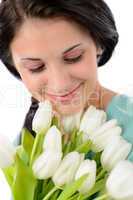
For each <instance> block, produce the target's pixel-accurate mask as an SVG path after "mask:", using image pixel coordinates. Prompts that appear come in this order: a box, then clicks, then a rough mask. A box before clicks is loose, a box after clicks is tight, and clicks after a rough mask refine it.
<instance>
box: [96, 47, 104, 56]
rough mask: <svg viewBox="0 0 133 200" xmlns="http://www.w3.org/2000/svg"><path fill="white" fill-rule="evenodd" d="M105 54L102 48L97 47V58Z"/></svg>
mask: <svg viewBox="0 0 133 200" xmlns="http://www.w3.org/2000/svg"><path fill="white" fill-rule="evenodd" d="M102 53H103V49H102V48H101V47H97V57H100V56H101V55H102Z"/></svg>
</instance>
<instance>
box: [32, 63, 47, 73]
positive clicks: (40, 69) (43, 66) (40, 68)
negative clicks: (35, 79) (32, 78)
mask: <svg viewBox="0 0 133 200" xmlns="http://www.w3.org/2000/svg"><path fill="white" fill-rule="evenodd" d="M45 69H46V68H45V65H44V64H42V65H40V66H39V67H37V68H35V69H29V71H30V72H32V73H39V72H41V71H43V70H45Z"/></svg>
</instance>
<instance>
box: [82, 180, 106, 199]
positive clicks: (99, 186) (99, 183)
mask: <svg viewBox="0 0 133 200" xmlns="http://www.w3.org/2000/svg"><path fill="white" fill-rule="evenodd" d="M105 183H106V178H104V179H101V180H99V181H97V182H96V183H95V185H94V187H93V188H92V189H91V190H90V191H89V193H88V194H87V195H85V197H84V198H83V199H87V198H88V197H90V196H92V195H93V194H95V193H97V192H99V191H101V190H102V189H103V188H104V186H105Z"/></svg>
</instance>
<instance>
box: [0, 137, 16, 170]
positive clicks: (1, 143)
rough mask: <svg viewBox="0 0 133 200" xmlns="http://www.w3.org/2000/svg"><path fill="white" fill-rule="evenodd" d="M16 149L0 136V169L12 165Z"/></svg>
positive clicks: (5, 138)
mask: <svg viewBox="0 0 133 200" xmlns="http://www.w3.org/2000/svg"><path fill="white" fill-rule="evenodd" d="M15 154H16V148H15V147H14V146H13V145H12V144H11V143H10V142H9V139H8V138H7V137H6V136H5V135H2V134H0V168H6V167H9V166H10V165H12V164H13V163H14V159H15Z"/></svg>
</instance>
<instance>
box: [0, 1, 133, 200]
mask: <svg viewBox="0 0 133 200" xmlns="http://www.w3.org/2000/svg"><path fill="white" fill-rule="evenodd" d="M106 2H107V3H108V4H109V6H110V8H111V9H112V12H113V13H114V17H115V20H116V25H117V28H118V32H119V34H120V40H119V44H118V46H117V48H116V50H115V53H114V55H113V57H112V59H111V60H110V62H108V63H107V64H106V65H105V66H104V67H102V68H99V80H100V82H101V83H102V85H103V86H105V87H107V88H110V89H112V90H114V91H116V92H119V93H126V94H128V95H131V96H133V78H132V77H133V59H132V58H133V50H132V45H133V25H132V19H133V12H132V9H133V2H132V0H126V1H121V0H106ZM29 105H30V94H29V93H28V91H27V89H26V88H25V86H24V85H23V84H22V83H21V82H20V81H18V80H16V79H15V78H14V77H13V76H12V75H11V74H10V73H9V72H8V71H7V70H6V68H5V67H4V66H3V65H2V63H0V133H2V134H5V135H7V136H8V138H9V140H10V141H11V142H12V141H13V140H14V138H15V137H16V135H17V134H19V132H20V130H21V127H22V124H23V120H24V117H25V114H26V112H27V111H28V108H29ZM0 199H4V200H9V199H10V190H9V188H8V185H7V184H6V182H5V179H4V177H3V175H2V173H1V172H0Z"/></svg>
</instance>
